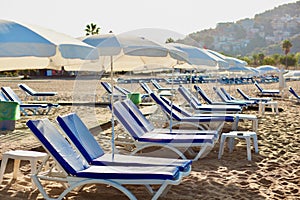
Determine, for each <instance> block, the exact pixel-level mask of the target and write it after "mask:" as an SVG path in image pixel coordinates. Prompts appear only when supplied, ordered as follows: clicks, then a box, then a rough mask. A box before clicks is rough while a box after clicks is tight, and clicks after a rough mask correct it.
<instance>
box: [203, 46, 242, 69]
mask: <svg viewBox="0 0 300 200" xmlns="http://www.w3.org/2000/svg"><path fill="white" fill-rule="evenodd" d="M207 51H208V52H209V53H211V54H213V55H215V56H217V57H219V58H221V59H223V60H225V61H227V62H228V64H229V67H235V66H246V65H247V62H246V61H243V60H240V59H237V58H234V57H230V56H225V55H223V54H220V53H219V52H216V51H213V50H210V49H207Z"/></svg>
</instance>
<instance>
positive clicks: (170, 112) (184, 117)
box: [150, 93, 239, 131]
mask: <svg viewBox="0 0 300 200" xmlns="http://www.w3.org/2000/svg"><path fill="white" fill-rule="evenodd" d="M150 96H151V97H152V99H153V100H154V101H155V102H156V103H157V105H159V106H160V107H161V109H162V111H163V112H164V113H165V114H166V116H167V118H168V119H172V124H173V125H174V126H175V125H179V126H180V125H184V124H189V125H192V126H195V127H197V128H202V129H210V125H212V124H214V123H217V124H218V126H217V128H216V130H218V131H219V130H220V129H221V128H222V127H223V124H224V123H225V122H232V123H233V124H232V129H233V130H236V129H237V125H238V121H239V119H238V118H235V117H234V116H228V117H227V116H216V117H214V116H193V115H191V114H190V113H189V112H188V111H186V110H184V109H182V108H180V107H179V106H177V105H176V104H174V103H172V102H171V103H169V102H170V101H169V100H167V99H166V98H164V97H159V96H157V95H156V94H154V93H151V94H150Z"/></svg>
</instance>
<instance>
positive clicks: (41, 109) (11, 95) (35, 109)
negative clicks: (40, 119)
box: [1, 87, 59, 115]
mask: <svg viewBox="0 0 300 200" xmlns="http://www.w3.org/2000/svg"><path fill="white" fill-rule="evenodd" d="M1 90H2V92H3V93H4V94H5V95H6V97H7V98H8V99H9V100H10V101H14V102H17V103H19V104H20V110H21V112H22V113H23V114H24V115H28V112H27V111H28V110H31V111H32V113H33V115H36V114H37V113H39V114H44V113H45V114H48V113H49V112H50V110H51V109H52V108H58V107H59V105H58V104H51V103H48V104H35V103H34V104H26V103H23V102H22V101H21V99H20V98H19V97H18V96H17V95H16V93H15V92H14V91H13V90H12V89H11V88H10V87H1Z"/></svg>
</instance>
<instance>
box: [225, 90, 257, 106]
mask: <svg viewBox="0 0 300 200" xmlns="http://www.w3.org/2000/svg"><path fill="white" fill-rule="evenodd" d="M220 91H221V92H222V93H223V94H224V96H225V97H226V98H227V100H228V101H233V102H242V103H246V104H247V106H252V105H257V101H255V100H243V99H236V98H235V97H233V96H232V95H231V94H229V93H228V92H227V91H226V90H225V88H223V87H220Z"/></svg>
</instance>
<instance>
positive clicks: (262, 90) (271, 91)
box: [254, 81, 280, 96]
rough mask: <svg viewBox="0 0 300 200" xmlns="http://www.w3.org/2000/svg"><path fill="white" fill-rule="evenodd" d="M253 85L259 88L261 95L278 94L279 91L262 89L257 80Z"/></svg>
mask: <svg viewBox="0 0 300 200" xmlns="http://www.w3.org/2000/svg"><path fill="white" fill-rule="evenodd" d="M254 85H255V86H256V87H257V89H258V90H259V94H260V95H261V96H263V95H270V96H275V95H279V94H280V91H279V90H264V89H263V88H262V87H261V86H260V85H259V84H258V83H257V81H255V82H254Z"/></svg>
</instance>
